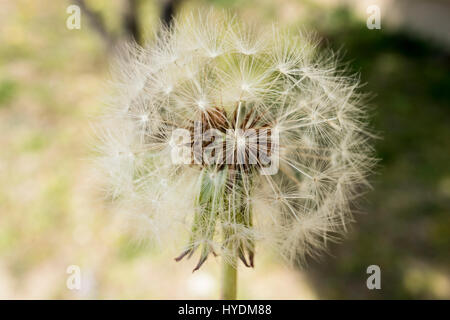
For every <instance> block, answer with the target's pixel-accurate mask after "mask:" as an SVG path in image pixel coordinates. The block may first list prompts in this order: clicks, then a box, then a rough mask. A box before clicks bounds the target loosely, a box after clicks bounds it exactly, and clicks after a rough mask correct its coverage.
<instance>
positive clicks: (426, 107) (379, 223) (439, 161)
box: [309, 7, 450, 299]
mask: <svg viewBox="0 0 450 320" xmlns="http://www.w3.org/2000/svg"><path fill="white" fill-rule="evenodd" d="M317 18H319V20H317V21H321V23H315V22H314V21H310V23H312V24H313V25H315V26H320V29H319V32H320V33H321V35H322V36H324V37H325V39H327V43H328V44H329V45H331V47H333V48H335V49H341V48H342V47H343V48H344V57H345V58H346V59H350V60H351V67H352V69H353V70H354V71H357V72H360V74H361V79H362V82H363V83H366V85H365V86H364V88H363V89H364V90H366V91H369V92H372V93H374V94H375V96H374V97H373V99H372V100H371V103H372V104H373V105H374V107H375V108H374V115H373V127H374V128H375V130H376V131H377V132H378V133H379V134H380V135H381V137H382V138H381V139H379V140H377V141H376V151H377V155H378V158H380V159H381V161H380V166H379V169H378V172H377V175H376V176H375V177H374V178H373V185H374V190H373V191H371V192H370V193H369V194H368V195H367V197H366V198H367V199H366V200H368V201H367V202H365V203H363V204H362V205H361V211H363V212H364V213H367V214H364V215H356V220H357V222H358V224H357V225H355V226H354V228H353V229H354V230H353V231H352V232H351V233H350V235H349V237H350V239H347V240H345V241H344V242H343V243H342V244H339V245H336V246H332V247H333V248H332V256H333V257H327V258H325V259H324V260H325V261H324V260H322V261H320V263H313V265H312V266H310V268H309V270H311V274H312V275H313V276H314V278H315V280H316V282H317V287H318V288H320V290H321V292H322V295H323V296H324V297H327V298H356V299H361V298H399V299H408V298H445V297H446V298H449V296H448V294H449V290H450V288H449V280H448V270H449V267H450V256H449V252H450V184H449V181H450V150H449V148H450V56H449V54H448V53H446V52H445V51H444V50H443V49H442V48H439V47H438V46H437V45H433V44H430V43H429V42H426V41H425V40H419V39H415V38H414V35H412V34H409V33H408V32H407V31H401V30H400V31H389V30H385V29H382V30H369V29H367V28H365V24H364V23H361V21H359V20H358V19H357V18H355V17H354V16H353V15H352V14H351V11H350V10H349V9H348V8H345V7H341V8H338V9H337V10H335V11H331V12H324V15H322V16H319V17H317ZM371 264H376V265H379V266H380V268H381V273H382V290H373V291H370V290H367V288H366V283H365V279H366V278H367V276H368V275H366V268H367V267H368V266H369V265H371Z"/></svg>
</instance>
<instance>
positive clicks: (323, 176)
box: [97, 12, 375, 269]
mask: <svg viewBox="0 0 450 320" xmlns="http://www.w3.org/2000/svg"><path fill="white" fill-rule="evenodd" d="M337 65H338V64H337V62H336V58H335V56H334V55H333V54H331V53H330V52H326V54H324V53H322V52H321V51H320V49H319V46H318V42H317V41H316V40H314V38H313V37H310V36H307V35H305V34H304V33H298V34H293V33H292V32H286V31H283V30H281V29H280V28H279V27H277V26H273V27H272V29H270V30H269V31H268V32H267V30H265V31H261V30H258V29H257V28H255V27H254V26H247V25H246V24H244V23H241V22H239V19H238V18H236V17H231V16H229V15H226V14H218V13H215V12H210V13H208V14H202V13H199V14H198V15H190V16H183V17H182V18H180V19H179V20H176V19H175V20H174V21H173V26H172V27H171V28H162V31H161V32H159V33H158V35H157V38H156V40H155V41H154V42H152V43H151V44H149V45H148V46H147V47H145V48H142V47H139V46H138V45H135V46H133V45H129V46H128V47H127V48H126V49H124V50H123V53H122V54H121V58H120V60H119V62H118V63H117V64H116V66H117V67H116V69H115V73H116V74H117V76H116V82H115V83H116V88H117V89H118V90H117V95H116V96H115V97H113V98H112V99H111V101H112V103H111V106H110V107H109V108H107V109H106V111H105V113H104V115H103V117H102V120H100V121H99V122H101V125H100V127H101V130H98V132H99V136H100V139H99V140H98V146H97V149H98V151H99V153H100V155H99V157H98V159H97V162H98V164H99V165H100V166H101V168H102V170H101V172H103V173H104V174H105V176H106V178H107V179H106V183H107V184H108V187H107V188H106V191H107V192H108V193H109V195H110V196H112V197H113V198H114V199H116V201H117V202H118V205H119V206H120V207H121V208H122V209H123V211H124V212H125V213H126V214H128V215H129V216H130V217H131V218H132V219H133V220H137V221H139V224H140V230H148V231H149V232H150V233H151V235H149V236H151V237H152V238H153V239H159V240H160V241H162V242H163V241H171V240H173V239H179V238H180V237H185V239H184V240H185V241H186V242H185V243H186V244H187V245H186V247H184V248H180V250H182V254H181V255H180V256H179V257H178V259H181V258H183V257H184V256H190V255H192V254H193V253H194V251H196V249H197V248H198V249H199V250H198V251H199V252H200V260H199V262H198V264H197V266H196V269H197V268H199V267H200V266H201V265H202V264H203V262H204V261H205V260H206V258H207V257H208V255H209V254H210V253H214V254H219V255H222V256H223V258H225V259H229V260H230V261H231V262H232V261H233V257H234V256H238V257H239V258H241V260H242V261H243V262H244V264H246V265H248V266H253V257H254V253H255V250H259V249H258V248H260V247H259V246H258V244H264V247H271V248H275V250H278V252H280V253H282V254H283V256H284V257H286V258H288V259H289V260H297V259H300V260H303V259H304V258H305V257H306V256H317V255H318V254H319V253H320V251H321V250H322V249H324V248H325V247H326V244H327V241H330V240H335V239H337V238H338V237H339V235H340V234H341V233H342V232H344V231H345V229H346V225H347V224H348V223H349V222H351V221H352V215H351V209H350V208H351V206H350V204H351V202H352V201H353V200H355V199H356V198H357V197H358V196H359V195H360V194H361V193H362V192H363V191H364V188H365V187H366V186H367V185H368V183H367V180H366V177H367V174H368V173H369V171H370V169H371V168H372V167H373V165H374V163H375V161H374V160H373V158H372V157H371V154H372V149H371V147H370V144H369V142H370V139H369V138H370V137H371V134H370V132H369V130H368V128H367V120H366V118H367V112H366V108H365V105H364V99H363V98H362V96H361V95H360V94H359V93H358V92H357V91H358V86H359V85H358V79H357V78H356V77H349V76H346V75H345V73H344V72H343V70H340V69H339V68H338V67H337ZM179 129H181V130H182V131H181V132H184V133H186V134H188V140H186V141H184V143H179V142H176V141H175V140H176V139H175V138H174V132H175V131H176V130H179ZM197 130H198V131H197ZM207 130H210V132H207ZM248 132H250V133H252V134H253V135H252V134H247V133H248ZM207 133H208V134H211V135H214V134H215V136H214V139H212V138H211V136H208V135H207ZM198 134H200V136H199V137H200V140H196V135H198ZM255 135H256V138H255ZM197 138H198V137H197ZM220 139H223V140H220ZM213 142H214V143H213ZM208 146H209V147H208ZM213 146H214V147H215V148H216V149H214V148H213ZM175 147H178V148H184V149H180V150H178V151H180V152H181V151H183V150H184V151H185V152H187V154H188V155H189V156H191V157H190V158H189V159H190V160H189V161H188V162H187V163H179V162H176V161H173V154H177V153H176V152H175V153H174V152H173V150H174V148H175ZM208 148H209V152H211V153H210V155H214V156H215V157H216V158H214V157H212V158H208V159H209V160H205V158H204V157H205V154H204V153H203V152H204V151H205V150H207V149H208ZM219 156H223V157H222V158H220V157H219ZM251 156H253V157H254V158H252V157H251ZM275 157H276V158H275ZM211 159H213V160H211ZM220 159H221V160H220ZM250 159H253V162H252V161H251V160H250ZM214 161H215V162H214ZM268 166H270V167H271V171H270V172H269V171H267V167H268ZM268 172H269V173H268ZM145 224H148V228H145ZM161 239H166V240H161ZM163 243H164V242H163ZM261 247H262V246H261Z"/></svg>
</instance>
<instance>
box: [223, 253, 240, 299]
mask: <svg viewBox="0 0 450 320" xmlns="http://www.w3.org/2000/svg"><path fill="white" fill-rule="evenodd" d="M236 292H237V261H236V257H233V258H232V261H227V260H225V259H223V258H222V292H221V298H222V300H236Z"/></svg>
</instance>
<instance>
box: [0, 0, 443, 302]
mask: <svg viewBox="0 0 450 320" xmlns="http://www.w3.org/2000/svg"><path fill="white" fill-rule="evenodd" d="M85 2H86V5H87V9H88V11H89V12H90V13H91V14H92V13H93V14H94V15H95V16H96V17H97V18H98V19H99V20H98V21H101V22H102V25H103V27H104V30H106V31H107V34H108V35H109V37H110V39H109V40H106V41H105V39H107V38H108V37H105V35H102V34H101V33H100V32H99V28H98V27H97V28H95V27H93V25H92V23H91V21H90V19H89V14H88V13H87V12H86V11H83V12H82V13H81V29H80V30H69V29H68V28H67V27H66V19H67V18H68V16H69V14H68V13H67V12H66V9H67V7H68V6H69V5H70V4H72V2H71V1H43V0H33V1H32V0H30V1H24V0H20V1H1V2H0V26H1V27H0V143H1V148H0V298H1V299H8V298H9V299H18V298H25V299H29V298H41V299H49V298H58V299H77V298H84V299H91V298H100V299H104V298H116V299H119V298H137V299H139V298H148V299H153V298H160V299H166V298H175V299H183V298H192V299H202V298H216V297H218V289H219V288H218V286H217V283H216V278H218V277H219V275H220V271H219V263H218V261H216V260H218V259H215V260H214V259H211V260H210V261H208V263H207V264H206V266H205V267H204V268H202V269H201V270H200V271H198V272H196V273H194V274H192V273H191V270H192V266H193V263H194V262H192V261H183V262H181V263H175V262H174V261H173V257H174V256H175V254H176V251H173V250H172V248H169V247H170V245H168V247H167V248H163V250H161V249H158V248H155V247H153V246H152V245H151V244H149V243H137V242H136V241H133V235H132V231H130V230H128V229H126V228H123V227H122V226H123V224H124V222H123V221H122V220H121V218H120V216H117V215H115V214H113V213H114V209H113V208H110V207H109V206H108V204H107V203H106V202H103V201H102V197H101V194H100V193H99V192H98V189H96V186H95V184H96V183H97V182H96V181H94V180H93V179H92V172H91V170H92V169H91V164H90V162H89V160H88V159H89V156H90V151H89V150H90V149H89V139H90V135H91V132H90V127H89V121H90V120H91V119H92V117H94V116H95V115H96V114H97V113H98V112H99V110H100V109H101V108H102V101H103V99H104V94H105V90H104V84H105V82H106V81H107V80H108V64H109V58H110V57H111V54H110V53H111V51H112V49H111V47H110V46H109V43H111V41H122V38H123V37H121V36H122V35H124V34H126V32H125V31H124V30H126V29H124V27H123V24H122V22H121V21H122V16H123V12H124V11H126V10H130V7H129V3H128V2H127V1H125V0H123V1H119V0H117V1H107V0H97V1H94V0H86V1H85ZM354 2H355V1H338V0H335V1H332V0H327V1H326V0H318V1H312V0H307V1H301V0H277V1H271V0H261V1H256V0H246V1H244V0H229V1H227V0H215V1H207V0H203V1H202V0H184V1H181V0H180V1H178V2H177V3H176V4H175V6H174V9H175V12H188V11H189V10H193V9H194V8H197V7H205V6H206V7H208V6H214V7H216V8H231V9H232V10H235V11H236V12H237V13H238V14H239V15H240V16H241V17H243V18H244V19H245V20H249V21H252V22H256V23H261V24H262V23H271V22H272V21H279V23H280V24H284V25H286V26H288V27H290V28H293V29H295V28H298V27H301V28H304V29H307V30H315V31H317V32H318V33H319V35H320V36H321V37H322V38H323V41H322V45H324V46H330V47H332V48H334V49H336V50H341V54H342V55H343V57H344V59H345V60H346V61H350V67H351V69H352V70H353V71H357V72H360V74H361V78H362V81H363V82H364V83H366V85H365V87H364V90H366V91H367V92H371V93H372V94H373V98H372V100H371V104H372V105H373V107H374V108H373V127H374V128H375V130H376V131H377V132H380V134H381V136H382V138H381V139H379V140H377V141H376V142H375V143H376V151H377V156H378V157H379V158H380V159H381V161H380V166H379V168H378V169H377V174H376V175H374V176H373V177H372V182H373V187H374V190H372V191H371V192H369V193H368V194H367V196H366V197H365V198H364V201H363V202H362V203H361V204H360V207H359V210H358V211H359V212H360V214H357V215H356V220H357V224H355V225H354V226H353V228H352V230H350V232H349V234H348V237H347V239H345V240H344V241H343V242H342V243H340V244H337V245H331V247H330V252H329V254H326V255H324V256H323V257H322V258H320V259H319V260H318V261H310V262H309V263H308V265H307V266H306V268H288V267H286V266H284V265H283V264H282V263H280V261H278V259H277V258H276V256H273V255H271V254H270V253H267V252H264V250H263V249H262V248H260V249H261V250H259V251H258V255H257V257H258V258H257V261H256V268H255V270H248V269H246V270H244V269H243V268H242V269H241V270H240V271H241V272H240V279H239V281H240V291H239V294H238V297H239V298H248V299H258V298H259V299H326V298H328V299H330V298H331V299H334V298H343V299H351V298H354V299H361V298H368V299H392V298H393V299H417V298H426V299H432V298H438V299H442V298H445V299H449V298H450V268H449V267H450V256H449V253H450V54H449V52H450V49H449V48H450V46H449V43H450V35H449V31H448V30H449V29H447V28H448V27H449V26H448V24H447V25H445V24H444V25H439V24H438V25H436V23H439V22H440V21H441V22H442V21H444V23H445V21H446V20H445V19H444V20H442V14H443V12H444V13H445V10H444V9H445V8H446V9H447V12H450V6H449V3H448V2H445V1H439V0H433V1H425V0H424V1H418V0H416V1H411V2H409V4H410V5H409V6H408V7H403V9H402V7H401V4H402V3H403V4H404V1H398V2H395V1H387V0H385V1H372V3H377V2H379V3H380V6H381V8H382V12H381V13H382V15H381V19H382V20H381V21H382V28H381V30H369V29H368V28H367V27H366V18H367V15H366V12H365V10H364V9H365V8H362V9H363V10H362V11H361V3H359V2H358V6H357V5H356V4H355V3H354ZM75 3H76V1H74V2H73V4H75ZM136 3H137V5H138V10H135V13H136V16H137V20H136V21H138V28H139V30H140V37H142V39H150V38H151V37H152V34H153V33H154V32H155V31H157V30H155V28H156V27H157V20H158V19H159V17H160V16H161V12H163V10H166V12H167V10H168V11H170V9H171V8H170V6H169V5H170V3H167V2H164V1H157V0H137V1H136ZM345 3H347V4H346V5H345ZM426 3H427V4H426ZM399 5H400V7H398V6H399ZM168 6H169V7H168ZM391 6H392V7H391ZM395 6H397V7H395ZM414 6H416V7H414ZM433 6H434V7H433ZM439 6H442V7H439ZM405 8H406V9H408V10H409V11H408V10H406V9H405ZM433 8H434V9H433ZM436 8H438V9H437V10H436ZM439 8H444V9H443V11H442V10H440V9H439ZM415 9H416V10H415ZM433 10H434V11H433ZM128 12H129V11H128ZM131 12H133V11H131ZM395 12H396V14H390V13H395ZM385 13H386V15H385ZM434 15H436V19H433V17H434ZM385 18H386V19H385ZM448 20H449V21H450V19H448ZM116 38H117V40H116ZM111 39H114V40H111ZM373 264H375V265H378V266H380V268H381V287H382V288H381V290H369V289H367V287H366V279H367V277H368V276H369V275H368V274H367V273H366V269H367V267H368V266H369V265H373ZM70 265H77V266H79V267H80V269H81V275H82V287H81V290H69V289H68V288H67V286H66V281H67V279H68V276H69V275H68V274H67V273H66V270H67V267H68V266H70Z"/></svg>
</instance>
